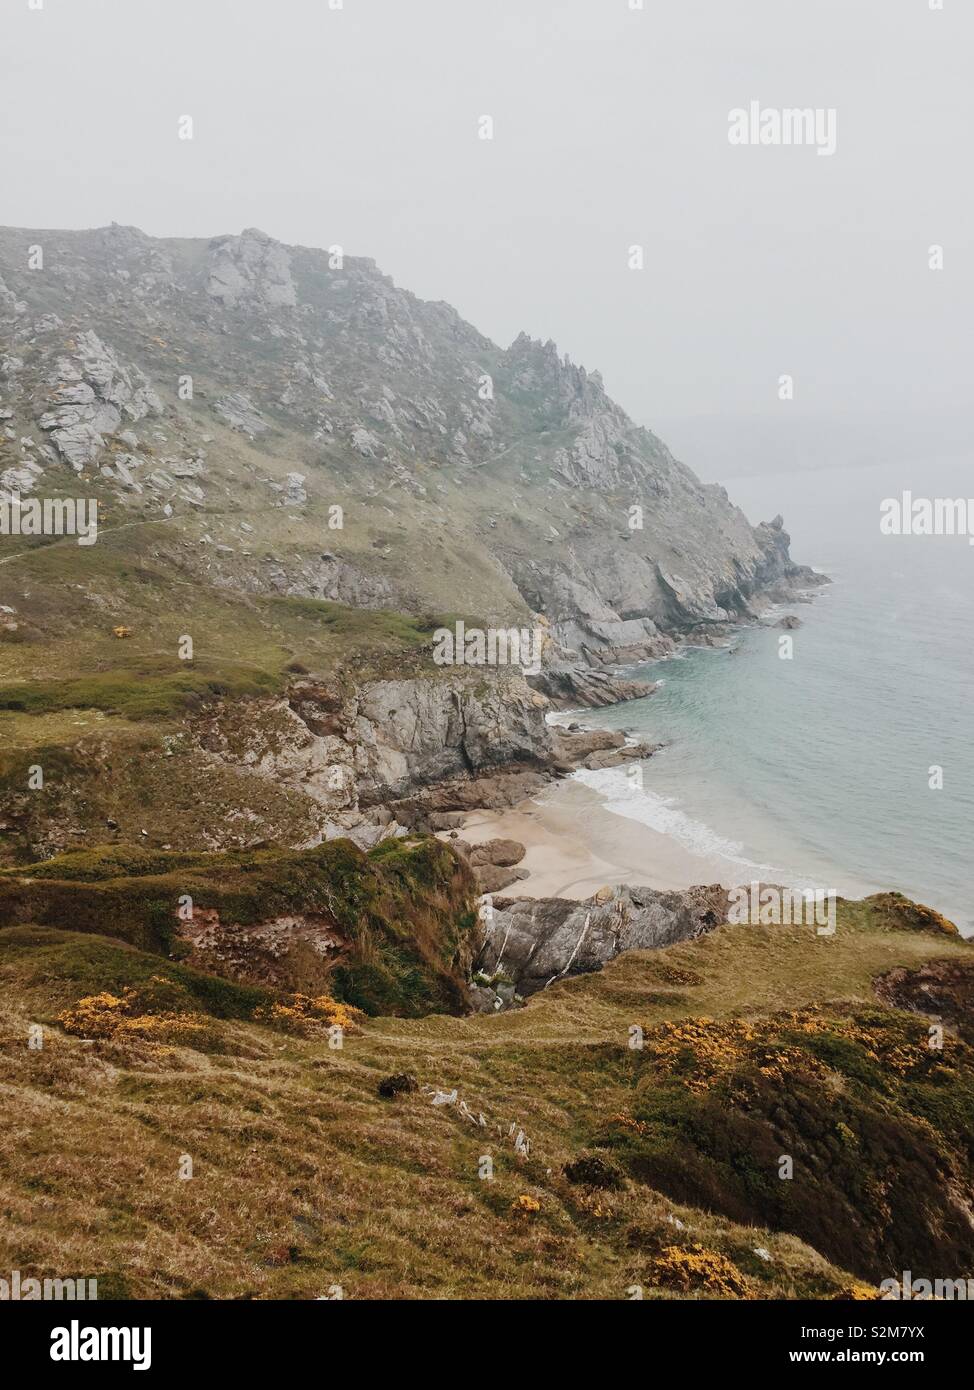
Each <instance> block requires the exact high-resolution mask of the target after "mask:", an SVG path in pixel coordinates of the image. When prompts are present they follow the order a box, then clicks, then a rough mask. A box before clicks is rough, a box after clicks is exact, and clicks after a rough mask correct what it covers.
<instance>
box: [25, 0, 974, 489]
mask: <svg viewBox="0 0 974 1390" xmlns="http://www.w3.org/2000/svg"><path fill="white" fill-rule="evenodd" d="M934 2H935V3H936V0H934ZM33 3H34V4H37V3H38V0H33ZM331 3H335V0H331ZM630 3H631V0H344V3H343V5H342V7H341V8H340V9H337V10H332V9H330V8H329V0H42V8H41V9H40V10H33V9H31V8H30V4H31V0H0V16H2V19H0V23H2V32H0V107H2V117H3V119H2V123H0V190H2V191H0V200H2V201H0V221H2V222H3V223H6V224H8V225H22V226H30V227H91V226H99V225H104V224H105V223H108V222H111V221H116V222H122V223H131V224H134V225H136V226H138V227H141V228H142V229H143V230H144V231H146V232H149V233H151V234H153V235H157V236H213V235H216V234H218V233H222V232H237V231H240V230H241V229H242V228H243V227H246V226H257V227H261V228H263V229H264V230H265V231H267V232H269V233H270V234H271V235H273V236H276V237H278V238H280V239H281V240H282V241H287V242H297V243H302V244H305V245H312V246H327V245H329V244H331V243H334V242H339V243H341V244H342V245H343V246H344V247H345V249H346V251H347V252H348V253H349V254H353V255H369V256H374V257H375V259H376V260H377V261H378V262H379V264H380V266H381V267H382V268H383V269H384V270H385V271H386V272H387V273H389V274H391V275H392V276H393V277H394V279H395V280H396V281H397V283H399V284H401V285H403V286H405V287H406V288H408V289H411V290H413V291H415V292H416V293H417V294H420V295H422V296H423V297H426V298H431V299H446V300H448V301H449V302H450V303H452V304H454V305H455V306H456V307H457V309H459V311H460V312H461V313H462V314H463V315H464V317H466V318H468V319H470V320H471V321H472V322H473V323H474V324H476V325H477V327H478V328H480V329H481V330H482V331H483V332H485V333H487V334H488V335H489V336H490V337H492V338H494V339H495V340H497V341H498V342H500V343H502V344H505V345H506V344H507V343H509V342H510V341H511V339H512V338H513V337H514V336H515V335H516V334H517V333H518V332H519V331H520V330H521V329H525V330H527V331H528V332H529V333H531V334H532V335H533V336H535V337H542V338H548V337H552V338H554V339H555V341H556V342H557V343H558V346H559V348H560V349H561V350H562V351H563V352H568V353H569V354H570V355H571V356H572V358H573V359H574V360H576V361H578V362H581V363H583V364H584V365H585V366H586V367H588V368H590V369H592V368H596V367H598V368H599V369H600V370H601V371H602V373H603V376H604V378H605V383H606V386H607V389H608V390H609V391H610V393H611V394H612V395H614V396H615V397H616V398H617V399H618V400H619V401H620V402H621V403H622V404H623V405H624V406H625V407H626V409H627V410H628V411H629V412H630V414H632V415H633V416H634V418H636V419H637V420H639V421H640V422H641V423H644V424H647V425H649V426H651V427H652V428H654V429H656V430H657V431H658V432H660V433H662V434H663V436H664V437H665V438H667V439H668V441H669V442H670V443H671V444H672V445H673V446H674V448H675V449H676V451H677V452H678V453H680V454H681V456H683V457H684V458H686V460H687V462H689V463H691V464H693V466H694V467H696V468H697V470H698V471H699V472H700V473H701V474H702V475H704V476H707V477H719V476H728V475H732V474H733V473H735V472H745V471H749V470H750V469H752V468H769V467H771V466H772V465H773V464H774V463H775V462H778V461H780V463H781V465H782V466H783V467H788V466H804V465H806V464H808V463H809V462H813V461H815V460H816V459H818V458H822V459H823V460H824V461H826V462H829V463H835V462H837V461H845V460H848V461H850V462H855V461H865V460H868V459H871V458H874V457H882V456H883V455H884V453H886V452H889V451H894V450H896V449H897V448H899V449H903V448H906V449H908V450H911V449H914V448H916V449H921V450H922V449H927V450H930V451H932V452H940V451H944V452H945V451H948V450H950V451H954V452H956V451H961V450H963V449H964V448H966V447H968V446H969V444H970V430H971V427H970V425H969V416H970V410H969V406H968V398H969V396H970V394H971V391H970V377H971V370H972V365H971V364H972V363H974V341H972V339H974V326H972V324H974V318H972V307H974V295H972V284H974V276H972V268H971V213H972V193H971V168H972V163H974V160H972V129H974V120H972V115H974V96H972V93H974V83H972V80H971V69H972V57H974V4H972V3H971V0H943V10H942V11H935V10H934V11H932V10H931V9H930V3H931V0H644V3H643V8H642V10H639V9H636V10H630V8H629V6H630ZM751 101H757V102H759V103H760V104H761V106H762V107H763V108H767V107H778V108H783V107H813V108H835V111H836V136H837V140H836V151H835V154H834V155H832V156H831V157H829V156H820V155H818V154H817V152H816V150H815V149H814V148H810V147H795V146H792V147H780V146H779V147H774V146H757V147H752V146H735V145H732V144H730V143H729V141H728V113H729V112H730V111H731V110H732V109H733V108H738V107H747V106H748V103H749V102H751ZM183 115H191V116H192V117H193V121H194V138H193V139H192V140H191V141H186V140H180V139H178V122H179V118H180V117H181V116H183ZM484 115H489V116H491V117H492V119H493V123H494V138H493V139H492V140H489V141H488V140H482V139H479V138H478V121H479V119H480V117H482V116H484ZM634 244H640V245H642V246H643V248H644V257H645V268H644V269H643V270H642V271H641V272H640V271H635V270H630V269H629V268H628V264H627V258H628V251H629V247H630V246H632V245H634ZM933 244H941V245H943V247H944V257H945V261H944V269H943V271H942V272H937V271H931V270H930V269H929V268H928V248H929V247H930V246H931V245H933ZM783 374H790V375H792V376H793V377H794V383H795V385H794V393H795V399H794V400H793V401H790V402H783V401H780V400H779V399H778V389H779V388H778V381H779V377H780V376H782V375H783Z"/></svg>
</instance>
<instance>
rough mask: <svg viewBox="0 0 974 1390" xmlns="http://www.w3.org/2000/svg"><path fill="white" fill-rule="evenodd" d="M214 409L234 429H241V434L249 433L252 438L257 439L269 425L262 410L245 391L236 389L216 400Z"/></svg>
mask: <svg viewBox="0 0 974 1390" xmlns="http://www.w3.org/2000/svg"><path fill="white" fill-rule="evenodd" d="M213 409H214V410H215V411H216V413H217V415H219V416H220V418H221V419H222V420H225V421H226V422H227V424H228V425H229V426H230V428H231V429H232V430H239V431H240V433H241V434H246V435H249V436H250V438H251V439H255V438H256V437H257V435H258V434H263V433H264V431H265V430H266V429H267V425H266V424H265V422H264V421H263V420H262V419H261V415H260V411H259V410H258V409H257V407H256V406H255V405H254V403H253V401H252V400H251V399H250V397H249V396H248V395H246V393H245V392H243V391H234V392H233V393H232V394H231V395H229V396H224V397H223V398H222V400H219V401H217V402H216V404H215V405H214V407H213Z"/></svg>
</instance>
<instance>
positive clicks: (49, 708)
mask: <svg viewBox="0 0 974 1390" xmlns="http://www.w3.org/2000/svg"><path fill="white" fill-rule="evenodd" d="M280 684H281V678H280V677H279V676H276V675H274V674H272V673H271V672H269V671H254V670H252V669H250V668H248V667H246V666H243V665H239V666H234V665H232V664H231V663H226V664H224V665H223V666H221V667H220V668H219V670H211V671H209V672H208V671H207V670H206V669H205V668H204V669H202V670H199V669H197V668H196V667H195V665H193V664H187V665H186V666H185V667H184V669H182V670H177V671H170V672H163V671H160V670H158V669H157V668H156V669H154V668H153V667H152V666H149V665H148V663H146V664H143V665H142V666H140V667H136V668H134V669H130V670H112V671H101V672H98V673H97V674H95V675H91V676H82V677H78V678H76V679H73V680H47V681H44V680H40V681H31V682H24V683H17V684H13V685H11V684H7V685H0V710H13V711H16V712H18V713H21V714H31V715H37V714H52V713H55V712H58V711H61V710H67V709H97V710H103V711H104V712H105V713H108V714H117V715H121V716H123V717H124V718H126V719H134V720H139V719H166V718H169V717H171V716H173V715H175V714H177V713H179V712H181V711H185V710H187V709H189V708H190V707H191V706H192V704H193V702H194V701H195V702H197V703H198V702H201V701H208V700H214V699H241V698H243V697H245V696H252V695H262V694H263V695H266V694H269V693H271V692H273V691H275V690H277V689H278V688H279V687H280Z"/></svg>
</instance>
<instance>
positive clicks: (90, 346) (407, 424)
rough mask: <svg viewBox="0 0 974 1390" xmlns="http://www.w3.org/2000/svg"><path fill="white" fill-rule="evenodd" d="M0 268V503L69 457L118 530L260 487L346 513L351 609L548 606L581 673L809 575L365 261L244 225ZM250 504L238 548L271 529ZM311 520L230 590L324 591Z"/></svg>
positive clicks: (588, 412)
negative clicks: (353, 536)
mask: <svg viewBox="0 0 974 1390" xmlns="http://www.w3.org/2000/svg"><path fill="white" fill-rule="evenodd" d="M31 246H35V247H40V248H41V249H42V251H43V268H41V269H33V270H32V269H30V268H28V248H29V247H31ZM0 276H2V280H0V319H2V329H3V337H4V345H5V348H4V355H3V357H2V359H0V407H2V411H3V421H2V424H3V431H2V433H3V437H4V449H3V454H2V456H0V472H5V473H6V475H7V476H6V480H5V482H4V484H3V485H4V487H6V488H7V489H8V490H12V488H13V487H14V486H15V485H17V484H22V485H23V486H24V487H33V488H34V489H35V490H37V489H38V488H44V489H47V490H53V491H55V492H56V491H57V490H58V489H62V490H63V489H64V488H65V487H67V486H68V485H69V483H70V481H71V479H70V474H69V475H68V476H65V473H64V468H65V467H67V468H68V469H70V470H72V471H73V472H77V473H80V472H82V471H84V470H89V471H87V472H86V473H85V481H86V482H88V483H89V485H90V484H91V482H92V480H93V474H92V471H91V470H94V471H96V472H97V474H98V480H99V481H100V482H101V483H102V484H103V485H104V487H105V488H106V489H107V491H108V492H109V493H111V494H112V498H113V502H115V503H117V504H118V505H119V506H120V507H121V508H122V511H123V514H124V519H125V520H126V521H129V522H133V521H145V520H151V519H154V518H160V517H173V518H174V519H175V520H176V522H177V523H178V522H179V519H180V517H181V516H182V515H183V514H190V515H191V514H192V512H193V511H194V510H199V509H202V510H203V511H204V512H205V513H206V514H208V515H211V516H214V517H215V516H216V515H223V516H230V515H232V514H233V513H235V512H237V513H239V512H240V510H241V509H242V507H243V505H244V502H245V494H246V493H251V494H253V493H254V492H255V491H256V492H258V493H259V492H260V491H263V493H264V496H265V498H266V500H267V501H270V502H275V501H276V502H277V503H280V504H283V505H284V506H287V507H288V508H291V509H293V510H294V511H295V513H302V514H303V513H305V512H306V510H308V509H310V513H311V514H314V515H317V514H319V513H320V511H321V509H322V508H323V507H324V506H326V505H328V504H331V505H335V504H338V505H340V506H342V507H343V508H344V510H345V514H346V522H345V525H346V527H351V526H352V525H354V526H356V527H361V528H363V534H362V535H361V536H360V537H359V538H358V539H359V540H360V542H361V543H357V544H356V547H355V552H356V553H355V555H354V556H353V555H351V554H348V553H343V552H347V550H348V547H347V546H346V545H345V544H343V542H344V541H345V540H346V539H348V537H347V535H346V536H343V535H342V533H341V531H338V532H336V533H334V534H330V535H329V547H328V548H329V550H330V551H332V552H333V553H335V554H336V555H337V559H338V562H339V563H345V562H347V563H349V564H350V565H352V566H353V567H355V566H358V567H359V568H361V564H360V561H361V558H362V555H363V552H365V553H366V554H368V551H369V550H371V554H369V555H368V558H369V561H370V563H369V564H368V565H367V566H366V567H365V572H366V576H367V579H368V581H370V583H366V584H362V585H359V586H358V590H359V593H358V597H360V598H361V600H362V601H363V602H364V603H366V604H368V605H369V606H382V605H386V604H389V603H390V602H391V603H393V604H396V605H398V606H403V607H412V608H413V609H414V610H415V609H416V608H417V607H420V606H422V605H423V604H428V603H434V604H440V603H441V600H442V599H443V597H444V596H445V595H449V596H450V599H451V607H453V608H454V609H461V610H465V611H467V612H468V613H470V614H476V615H478V616H479V617H481V618H483V619H484V620H485V621H491V620H493V619H496V618H499V617H502V616H505V617H509V616H513V615H514V614H519V615H523V614H524V613H525V612H526V611H528V610H529V611H533V612H543V613H545V614H547V615H548V617H549V619H550V622H551V633H552V637H553V639H554V641H555V643H559V644H561V645H562V647H564V648H565V649H566V650H567V651H568V652H569V653H571V654H572V655H573V656H574V655H575V654H578V653H581V654H582V655H583V656H584V657H586V658H587V660H588V661H589V662H590V663H592V664H594V665H599V664H601V663H603V662H604V661H606V660H616V659H622V660H626V659H636V658H639V657H644V656H647V655H649V656H653V655H661V654H665V652H666V651H667V650H669V649H670V647H671V642H672V635H673V634H674V633H683V632H686V631H687V630H690V629H693V628H699V627H706V626H707V625H708V624H720V623H723V622H726V621H728V620H735V619H739V618H741V617H747V616H748V615H750V614H751V613H752V612H753V609H754V605H755V604H756V603H760V601H761V593H762V591H764V590H766V589H767V588H768V587H769V586H772V585H778V584H781V583H782V582H785V583H787V584H789V585H793V584H795V583H808V582H811V581H812V576H810V575H809V573H808V572H807V571H803V570H800V569H799V568H797V567H796V566H794V565H793V564H792V563H791V561H790V558H789V556H788V540H787V536H786V534H785V533H784V531H783V529H782V526H781V522H780V519H776V521H774V522H772V523H769V524H768V525H763V526H759V527H757V528H752V527H751V526H750V525H749V524H748V522H747V521H746V519H745V517H744V516H743V514H742V513H741V512H740V511H739V510H737V509H736V508H735V507H732V506H731V505H730V503H729V502H728V500H727V497H726V494H725V493H724V491H723V489H721V488H719V487H710V486H704V485H703V484H701V483H700V482H698V480H697V479H696V478H695V477H694V476H693V474H692V473H691V472H690V471H689V469H687V468H686V467H684V466H683V465H682V464H681V463H678V462H677V461H676V460H675V459H674V458H673V456H672V455H671V454H670V452H669V451H668V450H667V448H666V447H665V445H664V444H662V443H661V442H660V440H658V439H657V438H656V437H655V436H654V435H652V434H651V433H650V432H649V431H647V430H645V429H643V428H640V427H637V426H636V425H634V424H633V422H632V421H631V420H629V418H628V417H627V416H626V414H625V412H624V411H623V410H622V409H621V408H620V407H619V406H618V405H616V404H615V403H614V402H613V401H612V400H611V399H610V397H609V396H608V395H607V394H606V392H605V389H604V386H603V384H602V380H601V377H600V376H599V374H598V373H597V372H587V371H586V370H585V369H584V368H583V367H580V366H576V365H573V364H572V363H570V362H569V361H568V360H567V359H566V358H562V357H560V356H559V354H558V353H557V351H556V349H555V346H554V344H553V343H551V342H547V343H540V342H536V341H534V340H533V339H531V338H529V337H528V336H527V335H525V334H523V333H522V334H521V335H520V336H519V337H518V338H517V339H516V340H515V341H514V343H513V344H512V345H511V346H510V347H509V348H508V349H507V350H506V351H503V350H501V349H499V348H497V347H496V346H495V345H494V344H493V343H491V342H490V341H489V340H488V339H486V338H484V337H483V336H482V335H481V334H479V333H478V332H477V331H476V330H475V329H474V328H472V327H471V326H470V325H469V324H466V323H464V322H463V320H462V319H460V317H459V316H458V315H457V314H456V312H455V311H454V310H453V309H452V308H450V307H449V305H446V304H443V303H425V302H423V301H421V300H418V299H416V298H415V297H414V296H413V295H411V294H409V293H408V292H407V291H405V290H401V289H399V288H397V287H396V286H395V285H394V284H393V283H392V281H391V280H390V279H389V278H388V277H387V276H384V275H382V274H381V273H380V272H379V271H378V270H377V269H376V267H375V265H374V263H373V262H372V261H370V260H366V259H363V258H359V257H352V256H346V255H344V254H343V253H342V252H341V251H340V250H339V249H338V248H331V250H330V251H329V252H325V251H314V250H308V249H305V248H300V247H287V246H284V245H282V244H281V243H279V242H276V241H274V240H273V239H272V238H270V237H269V236H267V235H266V234H264V233H263V232H260V231H258V230H256V229H253V228H249V229H247V230H246V231H244V232H243V233H241V234H240V235H239V236H220V237H216V238H214V239H213V240H212V241H209V242H207V241H204V240H199V241H185V240H156V239H153V238H151V237H148V236H145V235H144V234H143V233H141V232H139V231H138V230H137V229H135V228H130V227H120V226H117V225H112V226H111V227H107V228H101V229H98V230H96V231H91V232H50V231H26V230H24V231H21V230H16V229H5V230H2V231H0ZM52 445H53V447H52ZM251 446H252V448H251ZM253 450H256V451H257V452H253ZM277 460H287V462H286V464H285V467H284V469H283V471H281V470H280V469H279V468H278V466H277V465H276V461H277ZM275 491H276V493H277V496H276V497H274V496H273V494H274V492H275ZM247 501H248V502H249V503H250V505H249V507H247V508H245V510H248V525H249V526H250V527H251V528H252V530H251V532H250V535H249V541H250V544H249V546H248V549H251V550H253V549H254V548H257V547H259V546H260V544H261V533H262V531H263V530H264V526H263V524H262V521H261V516H262V512H261V508H260V507H259V506H257V507H254V506H253V502H254V501H256V498H255V497H252V498H250V499H247ZM316 509H317V510H316ZM255 517H256V520H255V519H254V518H255ZM390 518H394V519H395V524H390ZM314 530H315V528H314V527H313V526H311V527H308V528H307V529H306V531H305V532H304V533H303V534H302V535H301V536H297V535H296V536H295V537H294V540H293V543H292V545H291V546H289V548H288V554H287V557H286V558H281V557H278V559H277V561H276V575H272V574H271V573H270V572H269V571H268V570H267V569H265V567H264V565H263V564H262V563H261V564H258V563H255V564H253V565H251V566H249V567H244V569H245V570H247V571H248V573H246V574H244V575H241V574H240V573H239V571H238V570H236V569H234V568H233V567H232V565H231V564H230V563H229V561H228V562H227V565H226V572H225V573H223V574H222V575H221V582H223V583H226V584H230V585H234V586H236V585H240V584H245V585H250V586H253V585H257V586H263V585H271V584H273V585H275V586H276V587H277V588H278V589H281V588H283V589H284V591H285V592H289V593H306V594H307V595H308V596H315V594H316V593H317V592H320V589H321V588H324V587H325V583H324V582H322V584H321V585H320V586H318V588H316V587H315V585H314V584H313V583H308V582H307V581H306V579H305V577H304V576H305V575H306V573H307V571H308V569H309V567H313V566H314V564H315V560H314V555H315V552H316V551H317V550H320V540H319V541H317V544H316V538H315V536H314ZM319 534H320V531H319ZM418 535H422V536H423V537H424V545H425V547H426V548H427V549H428V553H429V557H430V563H426V564H424V563H422V561H421V559H420V556H419V555H418V554H417V546H416V539H417V536H418ZM224 543H225V544H227V546H228V549H230V550H231V551H232V550H234V549H235V547H234V543H233V539H231V538H229V537H227V538H224ZM453 555H457V556H463V557H464V560H465V563H462V564H453V563H451V558H452V556H453ZM210 582H212V578H211V581H210ZM345 587H347V586H345ZM353 587H354V586H353ZM331 588H334V589H337V590H339V591H341V590H342V588H343V586H342V584H341V583H336V584H332V585H331Z"/></svg>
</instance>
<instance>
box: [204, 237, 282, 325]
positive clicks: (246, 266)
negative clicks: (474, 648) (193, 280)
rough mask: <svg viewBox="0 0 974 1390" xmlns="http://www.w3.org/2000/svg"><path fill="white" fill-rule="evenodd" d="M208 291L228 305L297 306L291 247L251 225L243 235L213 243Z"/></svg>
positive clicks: (214, 297) (271, 307)
mask: <svg viewBox="0 0 974 1390" xmlns="http://www.w3.org/2000/svg"><path fill="white" fill-rule="evenodd" d="M209 249H210V274H209V280H208V281H207V285H206V292H207V294H208V295H209V296H210V297H211V298H212V299H216V300H218V301H219V302H220V303H221V304H223V305H224V306H225V307H226V308H235V307H236V306H237V305H238V304H241V303H244V304H246V303H250V304H256V305H258V306H264V307H266V308H269V309H293V308H294V306H295V305H296V304H297V302H298V296H297V290H296V289H295V285H294V281H293V280H292V279H291V258H290V256H289V255H288V252H287V248H286V247H284V246H282V245H281V243H280V242H279V241H273V240H272V239H271V238H270V237H269V236H267V234H266V233H265V232H261V231H258V230H257V229H256V228H255V227H248V228H247V230H246V231H244V232H242V233H241V234H240V236H225V237H215V238H214V240H213V241H211V242H210V248H209Z"/></svg>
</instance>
